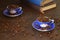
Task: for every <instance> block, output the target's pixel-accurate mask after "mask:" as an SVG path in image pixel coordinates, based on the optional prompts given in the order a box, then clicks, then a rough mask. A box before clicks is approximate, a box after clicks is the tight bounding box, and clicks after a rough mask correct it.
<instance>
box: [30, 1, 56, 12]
mask: <svg viewBox="0 0 60 40" xmlns="http://www.w3.org/2000/svg"><path fill="white" fill-rule="evenodd" d="M29 6H30V7H32V8H34V9H36V10H38V11H40V12H44V11H47V10H49V9H53V8H55V7H56V3H55V2H54V1H53V0H44V1H42V2H41V4H40V6H38V5H35V4H33V3H31V2H29Z"/></svg>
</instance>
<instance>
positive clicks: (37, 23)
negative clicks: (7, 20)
mask: <svg viewBox="0 0 60 40" xmlns="http://www.w3.org/2000/svg"><path fill="white" fill-rule="evenodd" d="M43 23H44V24H48V25H49V26H50V28H49V29H47V30H41V26H40V24H43ZM32 26H33V28H34V29H36V30H38V31H51V30H53V29H54V28H55V23H51V22H40V21H39V20H35V21H34V22H33V23H32Z"/></svg>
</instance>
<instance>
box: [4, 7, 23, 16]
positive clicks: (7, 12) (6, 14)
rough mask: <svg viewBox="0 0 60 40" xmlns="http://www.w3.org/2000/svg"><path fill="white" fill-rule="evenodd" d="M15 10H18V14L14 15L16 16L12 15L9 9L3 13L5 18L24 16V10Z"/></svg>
mask: <svg viewBox="0 0 60 40" xmlns="http://www.w3.org/2000/svg"><path fill="white" fill-rule="evenodd" d="M15 10H16V12H17V13H16V14H14V15H10V14H9V10H8V9H5V10H4V11H3V14H4V15H5V16H8V17H16V16H19V15H21V14H23V10H22V9H20V8H16V9H15Z"/></svg>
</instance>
